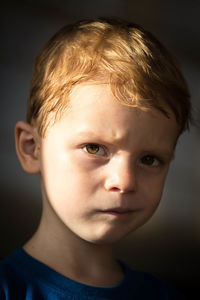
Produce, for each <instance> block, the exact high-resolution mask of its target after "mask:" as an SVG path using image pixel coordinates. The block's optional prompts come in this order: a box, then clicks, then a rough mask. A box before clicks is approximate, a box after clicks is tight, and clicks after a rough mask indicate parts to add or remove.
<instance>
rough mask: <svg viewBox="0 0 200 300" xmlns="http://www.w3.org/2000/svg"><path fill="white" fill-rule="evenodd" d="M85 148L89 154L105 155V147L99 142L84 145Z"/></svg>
mask: <svg viewBox="0 0 200 300" xmlns="http://www.w3.org/2000/svg"><path fill="white" fill-rule="evenodd" d="M83 149H84V150H85V151H86V152H88V153H89V154H96V155H105V150H104V148H103V147H102V146H100V145H97V144H87V145H85V146H84V147H83Z"/></svg>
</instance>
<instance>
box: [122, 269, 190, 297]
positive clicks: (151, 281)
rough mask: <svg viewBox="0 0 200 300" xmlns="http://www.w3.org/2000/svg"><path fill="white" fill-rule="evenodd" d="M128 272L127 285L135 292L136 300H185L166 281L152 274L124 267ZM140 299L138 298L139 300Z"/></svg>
mask: <svg viewBox="0 0 200 300" xmlns="http://www.w3.org/2000/svg"><path fill="white" fill-rule="evenodd" d="M124 267H125V270H126V283H127V285H128V286H129V290H130V289H131V290H132V291H133V294H134V295H135V297H136V298H135V299H148V300H151V299H152V300H155V299H159V300H162V299H163V300H183V299H184V298H183V297H182V296H181V295H180V294H179V292H178V291H176V290H175V289H174V288H173V287H172V286H170V285H169V284H168V283H166V282H165V281H163V280H161V279H159V278H157V277H155V276H154V275H152V274H149V273H145V272H140V271H134V270H132V269H130V268H129V267H128V266H126V265H124ZM137 297H138V298H137Z"/></svg>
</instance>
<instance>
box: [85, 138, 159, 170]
mask: <svg viewBox="0 0 200 300" xmlns="http://www.w3.org/2000/svg"><path fill="white" fill-rule="evenodd" d="M89 147H91V148H92V147H96V148H98V151H99V150H103V154H102V153H101V154H97V152H98V151H97V152H96V153H91V152H89V151H88V148H89ZM83 150H84V151H85V152H87V153H88V154H90V155H93V156H105V155H106V154H107V151H106V149H105V147H104V146H102V145H99V144H95V143H88V144H85V145H84V146H83ZM145 158H146V159H147V158H150V159H153V163H154V162H155V161H156V165H153V163H152V164H148V160H147V161H146V162H147V163H145V162H144V161H143V160H144V159H145ZM140 162H141V163H142V165H145V166H147V167H154V168H156V167H159V166H160V165H162V164H163V163H164V162H163V160H162V159H160V158H158V157H157V156H155V155H153V154H147V155H144V156H143V157H142V158H141V159H140Z"/></svg>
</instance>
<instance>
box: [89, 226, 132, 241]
mask: <svg viewBox="0 0 200 300" xmlns="http://www.w3.org/2000/svg"><path fill="white" fill-rule="evenodd" d="M133 231H134V230H129V231H126V232H124V231H121V232H120V230H117V228H116V230H112V231H110V232H108V231H107V232H104V233H101V234H95V236H94V235H93V236H92V237H91V236H90V237H87V238H86V239H85V240H87V241H88V242H90V243H92V244H96V245H112V244H114V243H117V242H118V241H120V240H121V239H122V238H124V237H125V236H127V235H128V234H129V233H131V232H133Z"/></svg>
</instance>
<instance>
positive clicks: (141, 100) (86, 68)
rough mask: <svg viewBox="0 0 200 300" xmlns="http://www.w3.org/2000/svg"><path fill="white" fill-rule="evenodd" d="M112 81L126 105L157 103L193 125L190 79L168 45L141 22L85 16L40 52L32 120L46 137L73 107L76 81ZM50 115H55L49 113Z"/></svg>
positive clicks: (30, 109)
mask: <svg viewBox="0 0 200 300" xmlns="http://www.w3.org/2000/svg"><path fill="white" fill-rule="evenodd" d="M82 82H95V83H108V84H109V85H110V87H111V91H112V93H113V95H114V97H115V98H116V99H117V100H118V101H120V102H121V103H122V104H124V105H129V106H133V107H138V108H141V109H148V108H152V107H154V108H157V109H159V110H160V111H161V112H163V114H165V115H166V117H168V112H167V110H166V106H167V107H168V108H170V109H171V110H172V111H173V113H174V114H175V116H176V119H177V122H178V123H179V125H180V133H181V132H182V131H184V130H185V129H186V128H188V127H189V122H190V120H191V107H190V101H189V92H188V88H187V85H186V82H185V80H184V78H183V76H182V74H181V72H180V70H179V68H178V66H177V64H176V63H175V61H174V59H173V58H172V57H171V55H170V54H169V53H168V51H167V50H166V49H165V47H164V46H163V45H162V44H161V43H160V42H159V41H158V40H157V39H156V38H155V37H154V36H153V35H152V34H151V33H149V32H147V31H145V30H144V29H142V28H141V27H140V26H138V25H136V24H132V23H127V22H125V21H121V20H120V21H119V20H115V19H112V20H108V19H107V20H105V19H96V20H84V21H79V22H77V23H75V24H71V25H67V26H65V27H63V28H61V29H60V30H59V31H58V32H57V33H56V34H55V35H54V36H53V37H52V38H51V39H50V40H49V41H48V42H47V43H46V45H45V46H44V47H43V49H42V50H41V51H40V53H39V55H38V57H37V58H36V62H35V65H34V69H33V76H32V82H31V87H30V96H29V101H28V110H27V121H28V122H29V123H31V124H37V127H38V131H39V133H40V135H41V136H45V133H46V130H47V128H48V127H49V126H50V124H52V115H53V119H54V121H53V122H55V121H56V120H57V119H58V118H59V117H60V116H61V115H62V112H63V111H65V109H66V108H67V106H68V103H69V94H70V92H71V90H72V88H73V86H74V85H76V84H79V83H82ZM50 116H51V117H50Z"/></svg>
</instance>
